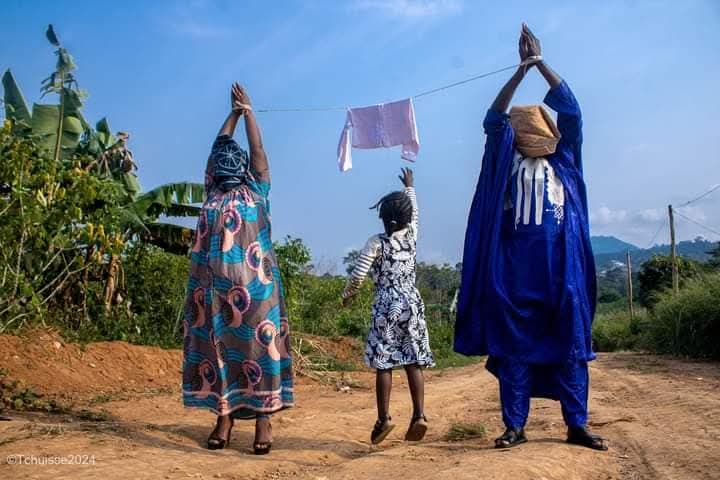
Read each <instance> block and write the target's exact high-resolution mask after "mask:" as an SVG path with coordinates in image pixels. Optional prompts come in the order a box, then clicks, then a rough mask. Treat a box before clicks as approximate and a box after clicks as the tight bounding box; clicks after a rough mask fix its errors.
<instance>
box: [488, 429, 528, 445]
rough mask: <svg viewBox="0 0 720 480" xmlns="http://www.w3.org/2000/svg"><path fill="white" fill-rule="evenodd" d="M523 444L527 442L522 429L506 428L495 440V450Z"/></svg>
mask: <svg viewBox="0 0 720 480" xmlns="http://www.w3.org/2000/svg"><path fill="white" fill-rule="evenodd" d="M525 442H527V437H526V436H525V430H524V429H522V428H521V429H519V430H515V429H514V428H508V429H507V430H505V433H503V434H502V435H500V436H499V437H498V438H496V439H495V448H511V447H515V446H517V445H520V444H521V443H525Z"/></svg>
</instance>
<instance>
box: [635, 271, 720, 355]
mask: <svg viewBox="0 0 720 480" xmlns="http://www.w3.org/2000/svg"><path fill="white" fill-rule="evenodd" d="M718 299H720V274H717V273H716V274H712V275H707V276H705V277H701V278H696V279H692V280H688V281H687V282H686V283H685V285H684V287H683V288H682V289H681V290H680V292H679V293H677V294H673V292H671V291H666V292H664V293H662V294H661V295H660V296H659V301H658V303H657V304H656V305H655V307H654V309H653V313H652V318H651V321H650V323H649V325H648V340H649V342H650V344H651V346H652V347H653V349H654V350H655V351H657V352H659V353H671V354H673V355H687V356H692V357H704V358H713V359H716V360H717V359H720V342H718V338H720V301H719V300H718Z"/></svg>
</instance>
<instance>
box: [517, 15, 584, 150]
mask: <svg viewBox="0 0 720 480" xmlns="http://www.w3.org/2000/svg"><path fill="white" fill-rule="evenodd" d="M522 35H523V37H525V38H526V42H527V49H528V53H529V54H530V55H537V56H541V55H542V51H541V48H540V40H538V39H537V37H536V36H535V35H534V34H533V33H532V31H531V30H530V28H528V26H527V25H525V24H524V23H523V33H522ZM535 66H537V69H538V70H539V71H540V73H541V74H542V76H543V77H544V78H545V81H547V83H548V86H549V87H550V91H549V92H548V94H547V96H546V97H545V103H546V104H547V105H548V106H549V107H550V108H552V109H553V110H555V111H556V112H557V113H558V121H557V125H558V130H560V135H561V137H562V138H561V139H560V141H561V142H562V143H565V144H567V145H571V146H575V145H577V146H579V145H580V144H581V143H582V115H581V113H580V105H579V104H578V102H577V100H576V99H575V96H574V95H573V93H572V92H571V91H570V87H568V85H567V83H565V82H564V81H563V79H562V78H561V77H560V75H558V74H557V73H555V71H554V70H553V69H552V68H550V66H549V65H548V64H547V63H545V61H540V62H538V63H536V64H535Z"/></svg>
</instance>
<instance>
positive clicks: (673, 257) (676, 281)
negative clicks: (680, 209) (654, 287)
mask: <svg viewBox="0 0 720 480" xmlns="http://www.w3.org/2000/svg"><path fill="white" fill-rule="evenodd" d="M668 217H669V219H670V261H671V262H672V288H673V292H675V293H678V292H679V291H680V278H679V273H678V260H677V250H676V246H675V218H674V216H673V207H672V205H668Z"/></svg>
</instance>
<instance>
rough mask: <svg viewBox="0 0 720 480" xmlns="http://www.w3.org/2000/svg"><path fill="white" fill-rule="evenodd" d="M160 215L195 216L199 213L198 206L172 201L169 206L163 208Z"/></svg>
mask: <svg viewBox="0 0 720 480" xmlns="http://www.w3.org/2000/svg"><path fill="white" fill-rule="evenodd" d="M161 214H162V215H167V216H168V217H197V216H198V215H200V207H196V206H195V205H184V204H181V203H173V204H172V205H170V206H169V207H167V208H165V209H164V211H163V212H161Z"/></svg>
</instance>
